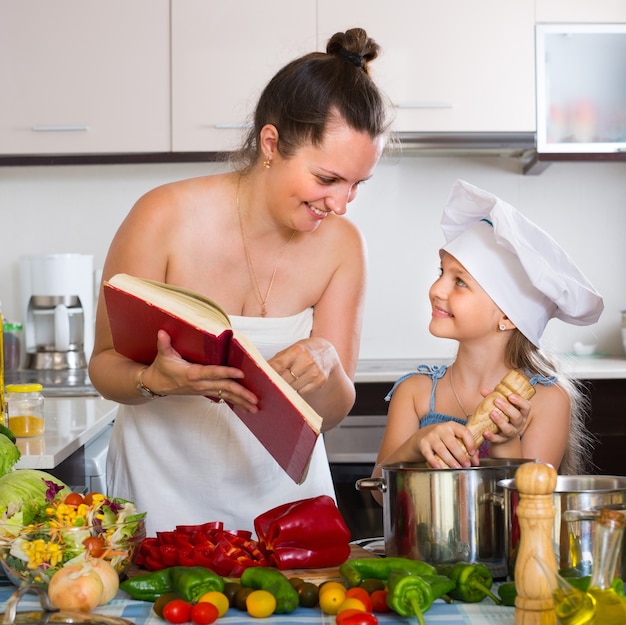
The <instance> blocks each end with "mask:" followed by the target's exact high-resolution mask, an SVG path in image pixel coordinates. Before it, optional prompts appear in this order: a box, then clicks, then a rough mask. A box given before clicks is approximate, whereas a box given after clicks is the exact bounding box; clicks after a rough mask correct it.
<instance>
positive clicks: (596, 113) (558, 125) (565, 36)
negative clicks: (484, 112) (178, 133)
mask: <svg viewBox="0 0 626 625" xmlns="http://www.w3.org/2000/svg"><path fill="white" fill-rule="evenodd" d="M625 78H626V24H571V23H568V24H555V23H544V24H539V25H537V152H538V153H540V154H594V155H599V154H605V155H607V156H608V155H615V157H620V158H619V160H623V157H624V156H625V155H626V80H625ZM611 160H613V157H611Z"/></svg>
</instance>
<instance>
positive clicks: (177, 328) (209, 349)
mask: <svg viewBox="0 0 626 625" xmlns="http://www.w3.org/2000/svg"><path fill="white" fill-rule="evenodd" d="M104 297H105V302H106V306H107V312H108V316H109V324H110V327H111V334H112V336H113V345H114V347H115V350H116V351H117V352H119V353H120V354H122V355H124V356H126V357H127V358H131V359H132V360H135V361H137V362H142V363H145V364H150V363H151V362H152V361H153V360H154V358H155V357H156V354H157V347H156V344H157V332H158V331H159V330H161V329H162V330H165V331H166V332H167V333H168V334H169V335H170V337H171V339H172V346H173V347H174V349H176V351H178V353H180V355H181V356H182V357H183V358H184V359H185V360H188V361H189V362H194V363H200V364H213V365H227V366H231V367H236V368H238V369H241V370H242V371H243V372H244V374H245V378H244V379H243V380H240V381H239V382H240V383H241V384H243V385H244V386H245V387H246V388H248V389H249V390H251V391H252V392H253V393H254V394H255V395H256V396H257V397H258V399H259V404H258V408H259V412H257V413H256V414H253V413H248V412H245V411H244V410H242V409H241V408H238V407H237V406H231V407H232V408H233V411H234V412H235V414H237V416H238V417H239V418H240V419H241V420H242V421H243V423H244V424H245V425H246V426H247V427H248V429H249V430H250V431H251V432H252V433H253V434H254V435H255V436H256V438H257V439H258V440H259V442H260V443H261V444H262V445H263V446H264V447H265V448H266V449H267V451H268V452H269V453H270V454H271V455H272V456H273V457H274V459H275V460H276V462H278V464H279V465H280V466H281V467H282V468H283V469H284V471H285V472H286V473H287V474H288V475H289V476H290V477H291V478H292V479H293V480H294V481H295V482H296V483H300V482H301V481H302V480H303V479H304V478H305V477H306V471H307V468H308V465H309V461H310V458H311V454H312V453H313V448H314V447H315V443H316V441H317V437H318V435H319V432H318V431H317V430H316V429H315V428H314V427H312V426H311V425H310V424H309V423H308V422H307V420H306V418H305V416H304V415H303V414H302V412H301V411H300V409H299V408H298V407H297V406H296V405H295V404H294V403H293V402H292V400H291V399H290V398H289V397H288V394H291V393H295V391H294V390H293V389H292V388H291V387H289V386H288V385H287V383H286V382H284V381H283V380H282V378H280V382H278V384H284V385H286V386H287V390H286V389H283V388H279V386H278V385H277V381H276V380H275V379H272V378H271V377H270V375H269V374H268V372H267V371H264V370H263V368H262V366H260V365H259V364H258V363H257V362H256V360H255V359H254V358H253V357H252V356H251V355H250V353H249V352H248V351H247V350H246V348H245V347H244V346H243V345H242V344H241V343H240V341H239V340H238V339H237V337H236V333H235V332H233V330H232V329H230V328H227V329H225V330H224V331H223V332H222V333H220V334H219V335H217V336H216V335H215V334H211V333H209V332H207V331H206V330H205V329H203V328H200V327H197V326H195V325H192V324H190V323H189V322H188V321H186V320H185V319H182V318H181V317H179V316H176V315H175V314H173V313H171V312H169V311H167V310H164V309H162V308H160V307H158V306H155V305H153V304H151V303H149V302H147V301H146V300H144V299H142V298H140V297H137V296H135V295H133V294H131V293H128V292H126V291H124V290H122V289H119V288H117V287H115V286H113V285H111V284H108V283H105V287H104ZM297 401H304V400H302V399H301V398H300V397H299V396H297Z"/></svg>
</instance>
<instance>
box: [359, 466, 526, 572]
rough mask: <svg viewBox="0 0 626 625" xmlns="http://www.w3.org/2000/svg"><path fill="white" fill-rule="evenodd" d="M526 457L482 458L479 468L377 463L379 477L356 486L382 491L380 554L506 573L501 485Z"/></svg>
mask: <svg viewBox="0 0 626 625" xmlns="http://www.w3.org/2000/svg"><path fill="white" fill-rule="evenodd" d="M525 462H528V460H521V459H511V460H495V459H493V460H491V459H484V460H481V465H480V466H479V467H470V468H468V469H432V468H430V467H428V466H426V465H425V464H423V463H422V464H413V463H399V464H393V465H389V466H383V467H382V477H380V478H364V479H361V480H358V481H357V483H356V487H357V489H358V490H379V491H380V492H381V493H382V494H383V526H384V533H385V554H386V555H387V556H402V557H406V558H412V559H417V560H424V561H426V562H430V563H431V564H441V563H444V562H480V563H481V564H484V565H485V566H487V567H488V568H489V569H490V571H491V573H492V575H493V576H494V578H503V577H506V575H507V559H506V551H505V545H506V540H505V533H504V532H505V523H504V513H503V497H504V494H503V490H502V487H500V486H498V482H500V481H502V480H505V479H508V478H511V477H513V475H514V474H515V470H516V469H517V467H518V466H520V465H521V464H524V463H525Z"/></svg>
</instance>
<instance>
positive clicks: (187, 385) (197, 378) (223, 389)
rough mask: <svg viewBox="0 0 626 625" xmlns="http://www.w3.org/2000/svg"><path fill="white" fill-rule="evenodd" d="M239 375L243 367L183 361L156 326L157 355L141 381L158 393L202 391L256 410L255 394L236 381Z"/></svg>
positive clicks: (195, 392) (253, 410)
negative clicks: (157, 330) (157, 331)
mask: <svg viewBox="0 0 626 625" xmlns="http://www.w3.org/2000/svg"><path fill="white" fill-rule="evenodd" d="M243 377H244V374H243V371H241V370H240V369H236V368H234V367H223V366H220V365H199V364H194V363H190V362H187V361H186V360H184V359H183V358H182V357H181V355H180V354H179V353H178V352H177V351H176V350H175V349H174V348H173V347H172V341H171V339H170V336H169V334H167V332H165V331H163V330H160V331H159V333H158V336H157V356H156V358H155V359H154V362H153V363H152V364H151V365H150V366H149V367H148V368H147V369H146V370H145V371H144V374H143V382H144V384H145V385H146V386H148V388H150V389H151V390H153V391H154V392H157V393H159V394H163V395H203V396H205V397H210V398H212V399H214V400H216V401H219V400H223V401H226V402H228V403H229V404H232V405H238V406H241V407H242V408H244V409H245V410H247V411H249V412H252V413H255V412H258V409H257V407H256V404H257V402H258V399H257V397H256V396H255V395H254V393H251V392H250V391H249V390H247V389H246V388H245V387H244V386H242V385H241V384H240V383H239V382H238V381H237V380H241V379H243Z"/></svg>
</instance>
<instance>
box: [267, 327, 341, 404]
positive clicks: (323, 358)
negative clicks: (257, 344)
mask: <svg viewBox="0 0 626 625" xmlns="http://www.w3.org/2000/svg"><path fill="white" fill-rule="evenodd" d="M269 363H270V365H272V367H273V368H274V369H275V370H276V371H277V372H278V373H280V375H281V376H282V378H283V379H284V380H285V381H286V382H288V383H289V384H290V385H291V386H293V388H295V389H296V390H297V391H298V393H303V394H304V393H312V392H313V391H316V390H318V389H320V388H322V387H323V386H324V385H325V384H326V383H327V382H328V380H329V378H330V376H331V374H332V372H333V371H334V370H335V369H336V368H337V367H341V363H340V361H339V356H338V355H337V351H336V350H335V348H334V347H333V345H332V344H331V343H330V342H329V341H327V340H326V339H323V338H321V337H313V338H308V339H303V340H301V341H298V342H297V343H294V344H293V345H290V346H289V347H287V348H286V349H283V350H282V351H280V352H278V353H277V354H276V355H275V356H274V357H273V358H270V360H269Z"/></svg>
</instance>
